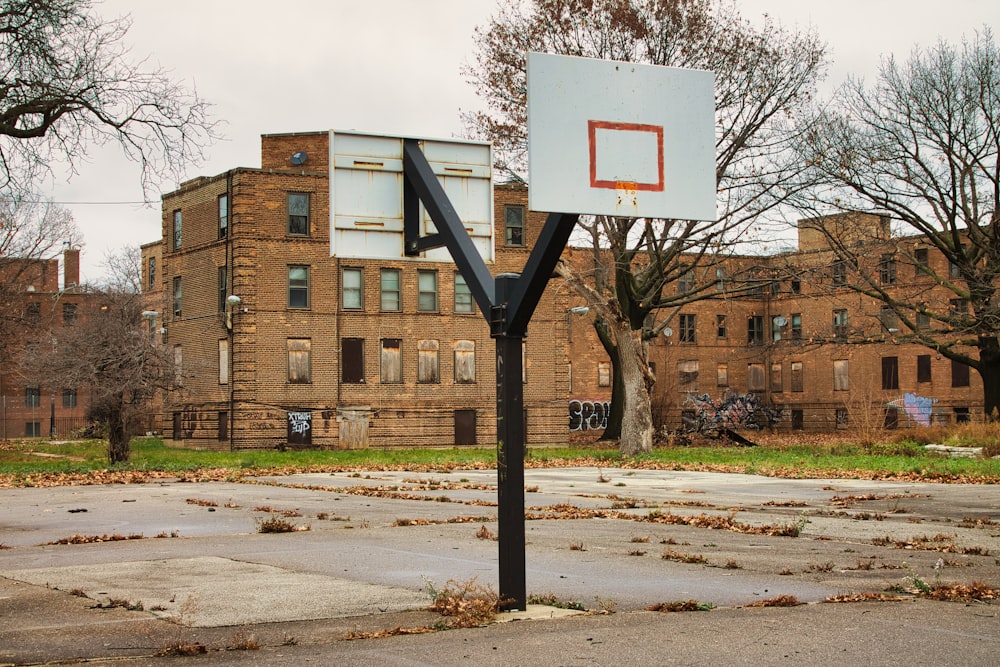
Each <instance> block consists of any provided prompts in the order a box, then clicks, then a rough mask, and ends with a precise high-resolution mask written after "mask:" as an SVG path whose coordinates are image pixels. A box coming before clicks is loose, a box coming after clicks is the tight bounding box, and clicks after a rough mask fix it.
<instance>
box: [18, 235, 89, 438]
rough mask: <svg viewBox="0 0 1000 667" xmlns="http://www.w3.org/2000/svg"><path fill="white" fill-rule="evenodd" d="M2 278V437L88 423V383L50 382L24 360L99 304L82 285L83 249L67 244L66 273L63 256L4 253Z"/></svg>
mask: <svg viewBox="0 0 1000 667" xmlns="http://www.w3.org/2000/svg"><path fill="white" fill-rule="evenodd" d="M0 281H2V282H3V285H4V287H3V297H4V303H3V310H4V313H3V321H4V331H3V337H4V340H3V343H2V345H0V439H8V438H15V437H38V436H50V437H51V436H56V435H59V436H66V435H69V434H70V433H72V432H73V431H75V430H78V429H82V428H83V427H85V426H86V415H87V409H88V406H89V404H90V400H89V394H88V392H87V388H86V387H66V386H59V385H53V384H52V383H51V382H45V381H44V379H43V378H39V377H34V376H33V374H32V372H31V371H30V370H28V369H27V368H26V367H25V365H24V363H22V362H23V361H24V358H25V355H27V354H34V353H37V354H41V353H43V352H44V348H45V345H46V344H47V343H48V341H49V340H50V339H51V338H52V336H51V333H52V332H54V331H58V330H59V329H61V328H62V327H70V326H75V325H77V324H79V323H80V322H81V321H82V320H83V319H85V318H87V317H89V316H90V313H91V310H92V309H93V308H94V307H95V305H96V304H95V301H94V298H93V295H91V294H89V293H88V292H87V291H86V289H84V288H83V287H81V286H80V285H79V282H80V250H79V249H77V248H69V247H68V248H66V249H64V250H63V253H62V276H60V265H59V260H58V259H23V258H16V257H14V258H4V259H3V260H2V262H0ZM36 344H37V345H39V347H38V348H37V350H35V351H34V352H29V350H32V349H33V347H34V345H36Z"/></svg>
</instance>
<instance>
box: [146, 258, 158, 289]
mask: <svg viewBox="0 0 1000 667" xmlns="http://www.w3.org/2000/svg"><path fill="white" fill-rule="evenodd" d="M146 276H147V277H148V278H149V288H148V289H149V290H150V291H152V290H155V289H156V257H155V256H153V257H150V258H149V261H148V262H147V263H146Z"/></svg>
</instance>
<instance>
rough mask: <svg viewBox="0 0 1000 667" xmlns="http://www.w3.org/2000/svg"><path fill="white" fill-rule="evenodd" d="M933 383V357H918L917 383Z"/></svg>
mask: <svg viewBox="0 0 1000 667" xmlns="http://www.w3.org/2000/svg"><path fill="white" fill-rule="evenodd" d="M930 381H931V355H929V354H919V355H917V382H930Z"/></svg>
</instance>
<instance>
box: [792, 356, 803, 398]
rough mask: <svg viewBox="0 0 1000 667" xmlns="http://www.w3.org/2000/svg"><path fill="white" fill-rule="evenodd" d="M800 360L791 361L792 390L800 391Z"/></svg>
mask: <svg viewBox="0 0 1000 667" xmlns="http://www.w3.org/2000/svg"><path fill="white" fill-rule="evenodd" d="M802 390H803V388H802V362H801V361H793V362H792V391H802Z"/></svg>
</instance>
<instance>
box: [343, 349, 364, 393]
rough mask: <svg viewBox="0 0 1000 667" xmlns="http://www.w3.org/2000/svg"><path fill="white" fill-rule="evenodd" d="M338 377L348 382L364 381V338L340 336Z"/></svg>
mask: <svg viewBox="0 0 1000 667" xmlns="http://www.w3.org/2000/svg"><path fill="white" fill-rule="evenodd" d="M340 379H341V381H342V382H345V383H349V384H357V383H360V382H364V381H365V339H364V338H342V339H341V340H340Z"/></svg>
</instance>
